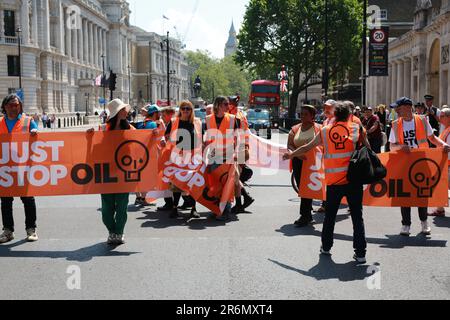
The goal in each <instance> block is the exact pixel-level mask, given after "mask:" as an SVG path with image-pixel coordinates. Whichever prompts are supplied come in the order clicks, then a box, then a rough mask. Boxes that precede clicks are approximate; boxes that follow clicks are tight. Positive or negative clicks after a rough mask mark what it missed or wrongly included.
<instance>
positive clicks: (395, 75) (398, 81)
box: [367, 0, 450, 106]
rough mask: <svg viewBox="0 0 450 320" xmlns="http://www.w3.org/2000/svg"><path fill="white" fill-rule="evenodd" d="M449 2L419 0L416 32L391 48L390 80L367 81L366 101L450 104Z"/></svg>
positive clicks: (400, 38) (396, 42) (377, 102)
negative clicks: (431, 98)
mask: <svg viewBox="0 0 450 320" xmlns="http://www.w3.org/2000/svg"><path fill="white" fill-rule="evenodd" d="M449 44H450V0H441V1H439V0H418V1H417V4H416V10H415V14H414V27H413V30H411V31H409V32H408V33H406V34H404V35H402V36H400V37H399V38H397V39H394V40H392V41H391V42H390V46H389V77H378V78H376V77H372V78H369V79H368V92H367V101H368V103H369V104H371V105H376V104H379V103H390V102H392V101H395V100H396V99H397V98H398V97H401V96H409V97H411V98H412V99H413V100H415V101H423V99H424V98H423V97H424V95H425V94H432V95H434V96H435V105H438V106H441V105H443V104H447V103H449V96H450V88H449V80H450V79H449Z"/></svg>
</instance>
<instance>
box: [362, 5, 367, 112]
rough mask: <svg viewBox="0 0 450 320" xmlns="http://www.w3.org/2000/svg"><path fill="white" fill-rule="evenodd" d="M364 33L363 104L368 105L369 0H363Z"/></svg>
mask: <svg viewBox="0 0 450 320" xmlns="http://www.w3.org/2000/svg"><path fill="white" fill-rule="evenodd" d="M363 2H364V5H363V10H364V13H363V33H362V47H363V58H362V77H361V78H362V90H361V91H362V92H361V93H362V99H361V100H362V105H363V106H365V105H366V87H367V45H366V37H367V0H363Z"/></svg>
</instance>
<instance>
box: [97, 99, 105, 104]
mask: <svg viewBox="0 0 450 320" xmlns="http://www.w3.org/2000/svg"><path fill="white" fill-rule="evenodd" d="M98 102H99V103H100V104H106V99H105V98H100V99H98Z"/></svg>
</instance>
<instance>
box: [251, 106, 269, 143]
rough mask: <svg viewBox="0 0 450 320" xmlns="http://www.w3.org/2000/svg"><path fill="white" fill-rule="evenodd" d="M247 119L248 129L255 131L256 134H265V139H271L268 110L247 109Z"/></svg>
mask: <svg viewBox="0 0 450 320" xmlns="http://www.w3.org/2000/svg"><path fill="white" fill-rule="evenodd" d="M247 121H248V126H249V129H250V130H251V131H252V132H253V133H256V135H258V136H260V135H263V136H266V137H267V139H269V140H270V139H272V123H271V119H270V112H269V111H268V110H262V109H249V110H247Z"/></svg>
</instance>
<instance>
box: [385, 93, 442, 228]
mask: <svg viewBox="0 0 450 320" xmlns="http://www.w3.org/2000/svg"><path fill="white" fill-rule="evenodd" d="M396 105H397V107H396V111H397V113H398V116H399V118H398V119H397V120H396V121H394V122H392V130H391V134H390V137H389V142H390V144H391V150H392V151H401V152H409V151H410V150H411V149H427V148H429V145H428V141H430V142H431V143H432V144H434V145H435V146H437V147H438V148H444V151H445V152H446V153H448V152H450V146H449V145H448V144H447V143H445V142H443V141H442V140H441V139H439V138H438V137H436V136H435V135H434V133H433V129H432V128H431V125H430V123H429V122H428V120H427V119H426V117H423V116H420V115H414V114H413V109H412V106H413V102H412V100H411V99H409V98H407V97H403V98H400V99H399V100H398V101H397V102H396ZM418 209H419V217H420V222H421V225H422V233H423V234H425V235H430V234H431V228H430V225H429V224H428V208H418ZM401 212H402V229H401V231H400V234H401V235H402V236H409V235H410V234H411V233H410V230H411V208H401Z"/></svg>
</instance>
